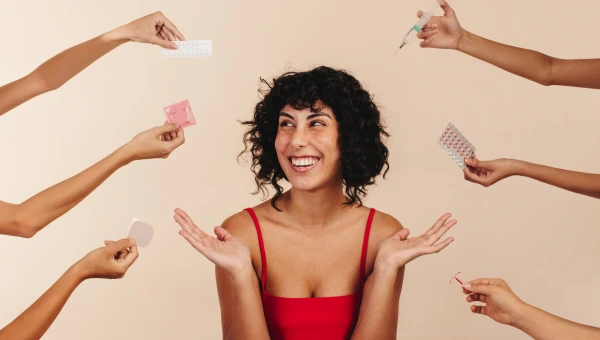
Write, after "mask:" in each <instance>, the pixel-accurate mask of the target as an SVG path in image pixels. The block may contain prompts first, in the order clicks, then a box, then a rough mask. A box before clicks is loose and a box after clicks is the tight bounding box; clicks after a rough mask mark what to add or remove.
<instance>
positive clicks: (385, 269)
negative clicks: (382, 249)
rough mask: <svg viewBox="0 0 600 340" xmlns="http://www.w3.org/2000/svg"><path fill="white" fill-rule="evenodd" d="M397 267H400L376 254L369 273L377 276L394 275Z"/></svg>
mask: <svg viewBox="0 0 600 340" xmlns="http://www.w3.org/2000/svg"><path fill="white" fill-rule="evenodd" d="M399 269H400V267H398V266H397V265H395V264H393V263H391V262H390V261H388V260H386V259H384V258H383V257H382V256H379V254H377V256H376V257H375V263H374V265H373V272H372V273H371V275H374V276H379V277H392V276H393V277H395V276H396V274H397V273H398V270H399Z"/></svg>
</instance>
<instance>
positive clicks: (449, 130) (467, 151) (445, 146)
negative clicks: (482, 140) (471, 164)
mask: <svg viewBox="0 0 600 340" xmlns="http://www.w3.org/2000/svg"><path fill="white" fill-rule="evenodd" d="M438 145H439V146H440V147H441V148H442V150H444V152H446V154H447V155H448V156H450V157H452V161H453V162H454V163H456V164H457V165H458V167H459V168H461V169H464V168H465V166H466V165H465V158H474V157H475V146H473V144H471V143H470V142H469V141H468V140H467V138H465V136H464V135H463V134H462V133H460V131H458V129H457V128H456V127H455V126H454V125H453V124H452V123H448V125H447V126H446V128H445V129H444V132H442V135H441V136H440V137H439V138H438Z"/></svg>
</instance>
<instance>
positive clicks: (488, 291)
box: [462, 282, 495, 296]
mask: <svg viewBox="0 0 600 340" xmlns="http://www.w3.org/2000/svg"><path fill="white" fill-rule="evenodd" d="M462 287H463V288H464V289H465V290H467V291H469V292H471V293H478V294H483V295H487V296H490V295H492V293H493V292H494V288H495V287H494V286H490V285H488V284H485V283H473V284H471V283H469V282H467V283H465V284H464V285H463V286H462Z"/></svg>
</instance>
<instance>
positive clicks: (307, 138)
mask: <svg viewBox="0 0 600 340" xmlns="http://www.w3.org/2000/svg"><path fill="white" fill-rule="evenodd" d="M317 107H320V110H319V111H318V112H311V111H310V109H302V110H296V109H294V108H293V107H292V106H290V105H286V106H285V107H284V108H283V109H281V112H280V113H279V128H278V129H277V137H275V150H276V151H277V158H278V159H279V164H280V165H281V168H282V169H283V172H284V173H285V175H286V177H287V179H288V181H289V182H290V183H291V185H292V187H293V188H295V189H297V190H306V191H313V190H317V189H319V188H322V187H324V186H327V185H331V184H333V183H336V182H339V183H340V184H341V180H342V175H341V159H340V158H341V153H340V149H339V146H338V122H337V120H336V119H335V115H334V114H333V111H332V110H331V108H329V107H327V106H325V105H317ZM336 184H337V183H336Z"/></svg>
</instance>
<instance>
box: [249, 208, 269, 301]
mask: <svg viewBox="0 0 600 340" xmlns="http://www.w3.org/2000/svg"><path fill="white" fill-rule="evenodd" d="M244 210H246V211H247V212H248V213H249V214H250V217H252V221H254V227H255V228H256V235H257V236H258V246H259V247H260V259H261V263H262V270H261V273H260V283H261V284H260V289H261V291H262V292H265V291H266V290H267V255H266V253H265V244H264V242H263V237H262V233H261V231H260V224H259V223H258V218H257V217H256V214H255V213H254V210H252V208H246V209H244Z"/></svg>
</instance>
